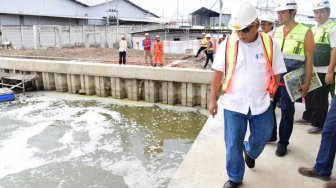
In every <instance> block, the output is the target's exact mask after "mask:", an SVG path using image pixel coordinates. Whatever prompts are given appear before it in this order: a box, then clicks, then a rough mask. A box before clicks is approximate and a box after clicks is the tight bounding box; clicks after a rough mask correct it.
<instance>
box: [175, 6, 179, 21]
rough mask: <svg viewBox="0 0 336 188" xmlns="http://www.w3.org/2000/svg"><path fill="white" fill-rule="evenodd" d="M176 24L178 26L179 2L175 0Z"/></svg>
mask: <svg viewBox="0 0 336 188" xmlns="http://www.w3.org/2000/svg"><path fill="white" fill-rule="evenodd" d="M176 6H177V7H176V24H178V20H179V1H178V0H177V5H176Z"/></svg>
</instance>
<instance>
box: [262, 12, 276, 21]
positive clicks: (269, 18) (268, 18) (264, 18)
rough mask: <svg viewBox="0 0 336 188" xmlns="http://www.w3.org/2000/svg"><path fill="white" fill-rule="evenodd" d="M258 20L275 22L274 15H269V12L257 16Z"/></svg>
mask: <svg viewBox="0 0 336 188" xmlns="http://www.w3.org/2000/svg"><path fill="white" fill-rule="evenodd" d="M259 20H260V21H265V22H269V23H274V22H275V19H274V16H273V15H271V14H263V15H261V16H259Z"/></svg>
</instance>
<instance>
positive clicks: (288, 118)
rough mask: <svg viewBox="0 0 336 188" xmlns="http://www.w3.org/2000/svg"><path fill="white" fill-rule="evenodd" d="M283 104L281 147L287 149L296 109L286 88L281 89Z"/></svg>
mask: <svg viewBox="0 0 336 188" xmlns="http://www.w3.org/2000/svg"><path fill="white" fill-rule="evenodd" d="M279 91H280V95H281V97H280V103H281V121H280V125H279V142H278V144H279V145H282V146H285V147H287V145H288V144H289V138H290V136H291V135H292V131H293V123H294V113H295V107H294V102H292V100H291V99H290V97H289V95H288V92H287V90H286V87H285V86H280V87H279Z"/></svg>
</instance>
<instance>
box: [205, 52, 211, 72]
mask: <svg viewBox="0 0 336 188" xmlns="http://www.w3.org/2000/svg"><path fill="white" fill-rule="evenodd" d="M209 60H211V62H212V63H213V53H207V58H206V61H205V65H204V67H203V68H206V67H207V65H208V63H209Z"/></svg>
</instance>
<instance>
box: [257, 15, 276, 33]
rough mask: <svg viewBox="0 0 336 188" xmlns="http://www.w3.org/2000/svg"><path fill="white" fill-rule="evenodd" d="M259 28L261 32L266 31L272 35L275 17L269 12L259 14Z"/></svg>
mask: <svg viewBox="0 0 336 188" xmlns="http://www.w3.org/2000/svg"><path fill="white" fill-rule="evenodd" d="M259 21H260V29H261V31H262V32H264V33H267V34H268V35H269V36H271V37H273V35H274V31H275V27H274V23H275V19H274V17H273V15H271V14H263V15H261V16H259Z"/></svg>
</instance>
